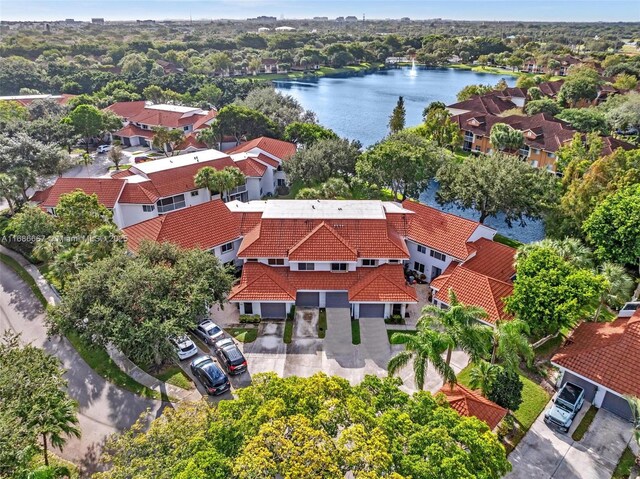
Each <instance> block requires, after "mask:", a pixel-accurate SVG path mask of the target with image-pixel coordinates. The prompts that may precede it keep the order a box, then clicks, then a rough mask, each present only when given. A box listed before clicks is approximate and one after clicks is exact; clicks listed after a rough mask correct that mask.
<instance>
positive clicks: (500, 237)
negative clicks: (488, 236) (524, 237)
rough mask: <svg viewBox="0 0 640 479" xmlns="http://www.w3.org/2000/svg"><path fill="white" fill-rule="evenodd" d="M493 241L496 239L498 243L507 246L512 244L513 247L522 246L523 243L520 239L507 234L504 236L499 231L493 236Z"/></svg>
mask: <svg viewBox="0 0 640 479" xmlns="http://www.w3.org/2000/svg"><path fill="white" fill-rule="evenodd" d="M493 241H495V242H496V243H502V244H505V245H507V246H511V247H512V248H519V247H520V246H522V243H520V241H517V240H514V239H511V238H507V237H506V236H503V235H501V234H499V233H498V234H496V235H495V236H494V237H493Z"/></svg>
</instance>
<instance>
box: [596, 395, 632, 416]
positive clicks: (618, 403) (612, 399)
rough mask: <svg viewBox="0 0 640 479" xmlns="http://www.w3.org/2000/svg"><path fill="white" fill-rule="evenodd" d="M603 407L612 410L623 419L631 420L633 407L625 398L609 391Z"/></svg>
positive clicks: (605, 396)
mask: <svg viewBox="0 0 640 479" xmlns="http://www.w3.org/2000/svg"><path fill="white" fill-rule="evenodd" d="M602 408H603V409H606V410H607V411H611V412H612V413H613V414H615V415H616V416H620V417H621V418H622V419H626V420H628V421H631V419H632V416H631V408H630V407H629V403H628V402H627V400H626V399H625V398H621V397H620V396H616V395H615V394H611V393H610V392H608V391H607V393H606V394H605V395H604V399H603V401H602Z"/></svg>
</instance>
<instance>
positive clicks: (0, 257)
mask: <svg viewBox="0 0 640 479" xmlns="http://www.w3.org/2000/svg"><path fill="white" fill-rule="evenodd" d="M0 261H2V262H3V263H4V264H6V265H7V266H8V267H9V268H11V269H12V270H13V271H15V273H16V274H17V275H18V276H20V278H21V279H22V280H23V281H24V282H25V283H27V284H28V285H29V288H31V291H32V292H33V294H34V295H35V297H36V298H38V301H40V303H41V304H42V307H43V308H46V307H47V306H48V304H49V303H48V302H47V300H46V298H45V297H44V295H43V294H42V292H41V291H40V288H38V285H37V284H36V280H35V279H33V277H32V276H31V275H30V274H29V273H28V272H27V270H26V269H24V268H23V267H22V265H21V264H20V263H18V262H17V261H16V260H15V259H13V258H12V257H11V256H8V255H6V254H2V253H0Z"/></svg>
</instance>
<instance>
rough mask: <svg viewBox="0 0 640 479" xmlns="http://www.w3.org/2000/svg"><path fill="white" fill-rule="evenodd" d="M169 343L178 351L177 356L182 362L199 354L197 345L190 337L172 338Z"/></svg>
mask: <svg viewBox="0 0 640 479" xmlns="http://www.w3.org/2000/svg"><path fill="white" fill-rule="evenodd" d="M169 341H170V342H171V344H172V345H173V347H174V348H175V350H176V354H177V355H178V357H179V358H180V360H181V361H182V360H183V359H188V358H191V357H193V356H195V355H196V354H198V348H196V345H195V344H194V343H193V341H191V339H189V336H187V335H184V336H180V337H177V338H176V337H174V338H170V339H169Z"/></svg>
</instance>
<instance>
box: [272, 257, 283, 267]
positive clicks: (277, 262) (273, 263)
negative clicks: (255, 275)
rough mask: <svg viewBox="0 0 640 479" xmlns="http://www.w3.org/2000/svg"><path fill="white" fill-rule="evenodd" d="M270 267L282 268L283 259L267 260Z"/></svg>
mask: <svg viewBox="0 0 640 479" xmlns="http://www.w3.org/2000/svg"><path fill="white" fill-rule="evenodd" d="M268 263H269V265H270V266H284V259H283V258H269V261H268Z"/></svg>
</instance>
